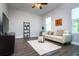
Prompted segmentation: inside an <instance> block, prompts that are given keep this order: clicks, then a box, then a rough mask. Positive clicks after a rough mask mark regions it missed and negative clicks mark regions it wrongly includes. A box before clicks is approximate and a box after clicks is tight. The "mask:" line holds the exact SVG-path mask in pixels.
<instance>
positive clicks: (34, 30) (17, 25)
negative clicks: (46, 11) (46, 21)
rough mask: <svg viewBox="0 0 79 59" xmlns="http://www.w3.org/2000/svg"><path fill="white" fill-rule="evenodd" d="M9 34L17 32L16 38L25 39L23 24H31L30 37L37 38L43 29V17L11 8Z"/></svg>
mask: <svg viewBox="0 0 79 59" xmlns="http://www.w3.org/2000/svg"><path fill="white" fill-rule="evenodd" d="M8 11H9V13H8V17H9V32H15V36H16V38H22V37H23V22H24V21H25V22H30V36H31V37H37V36H38V35H39V32H40V31H41V27H42V17H41V16H38V15H35V14H31V13H29V12H27V11H26V12H25V11H22V10H18V9H13V8H9V9H8Z"/></svg>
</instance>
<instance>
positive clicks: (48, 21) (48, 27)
mask: <svg viewBox="0 0 79 59" xmlns="http://www.w3.org/2000/svg"><path fill="white" fill-rule="evenodd" d="M45 24H46V31H50V30H51V17H48V18H46V21H45Z"/></svg>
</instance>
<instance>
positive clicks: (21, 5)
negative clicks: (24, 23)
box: [8, 3, 62, 15]
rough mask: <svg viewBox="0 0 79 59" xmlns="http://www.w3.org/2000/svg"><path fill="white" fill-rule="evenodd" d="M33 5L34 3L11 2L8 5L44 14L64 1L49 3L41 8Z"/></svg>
mask: <svg viewBox="0 0 79 59" xmlns="http://www.w3.org/2000/svg"><path fill="white" fill-rule="evenodd" d="M32 5H33V3H9V4H8V7H9V8H16V9H19V10H23V11H28V12H31V13H35V14H38V15H43V14H46V13H48V12H49V11H51V10H54V9H55V8H57V7H59V6H60V5H62V3H48V5H46V6H44V7H43V9H41V10H40V9H38V8H32Z"/></svg>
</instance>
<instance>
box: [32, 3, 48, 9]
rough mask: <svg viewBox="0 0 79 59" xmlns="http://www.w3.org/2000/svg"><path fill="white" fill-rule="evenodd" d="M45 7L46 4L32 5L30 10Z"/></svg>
mask: <svg viewBox="0 0 79 59" xmlns="http://www.w3.org/2000/svg"><path fill="white" fill-rule="evenodd" d="M44 5H47V3H34V4H33V6H32V8H39V9H43V6H44Z"/></svg>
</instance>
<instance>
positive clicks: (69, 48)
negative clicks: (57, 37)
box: [12, 38, 79, 56]
mask: <svg viewBox="0 0 79 59" xmlns="http://www.w3.org/2000/svg"><path fill="white" fill-rule="evenodd" d="M29 40H33V39H32V38H31V39H29ZM27 41H28V40H27V39H15V52H14V54H13V55H12V56H40V55H39V54H38V53H37V52H36V51H35V50H34V49H33V48H32V47H31V46H30V45H29V43H27ZM50 42H52V43H55V44H58V45H61V46H62V48H61V49H58V50H55V51H51V52H49V53H46V54H44V55H43V56H78V55H79V46H76V45H71V44H65V45H62V44H59V43H56V42H53V41H50Z"/></svg>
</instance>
